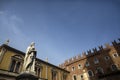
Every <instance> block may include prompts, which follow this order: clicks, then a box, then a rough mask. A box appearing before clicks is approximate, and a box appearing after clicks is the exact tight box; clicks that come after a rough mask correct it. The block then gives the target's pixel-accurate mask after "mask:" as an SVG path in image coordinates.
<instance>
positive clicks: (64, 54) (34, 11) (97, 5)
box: [0, 0, 120, 65]
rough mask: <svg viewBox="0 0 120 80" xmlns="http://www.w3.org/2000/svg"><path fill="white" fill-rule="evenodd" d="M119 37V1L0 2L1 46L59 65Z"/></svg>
mask: <svg viewBox="0 0 120 80" xmlns="http://www.w3.org/2000/svg"><path fill="white" fill-rule="evenodd" d="M118 38H120V0H51V1H50V0H11V1H10V0H1V1H0V44H3V43H4V41H5V40H7V39H10V43H9V45H10V46H12V47H14V48H16V49H19V50H21V51H23V52H25V51H26V48H27V47H28V45H29V44H30V43H31V42H32V41H34V42H35V43H36V46H35V47H36V50H37V57H38V58H40V59H42V60H45V59H46V57H48V60H49V62H50V63H52V64H55V65H58V64H61V63H63V62H64V60H66V59H69V58H71V57H73V56H76V55H78V54H81V53H82V52H84V51H87V50H89V49H92V48H95V47H98V46H99V45H104V44H105V43H111V41H113V40H114V39H118Z"/></svg>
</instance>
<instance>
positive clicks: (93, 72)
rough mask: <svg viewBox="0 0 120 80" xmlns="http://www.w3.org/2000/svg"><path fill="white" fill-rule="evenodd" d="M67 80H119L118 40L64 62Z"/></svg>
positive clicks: (119, 44) (62, 65)
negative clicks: (67, 72) (67, 74)
mask: <svg viewBox="0 0 120 80" xmlns="http://www.w3.org/2000/svg"><path fill="white" fill-rule="evenodd" d="M59 66H60V67H61V68H63V69H66V70H68V71H70V74H69V76H68V79H67V80H120V39H118V41H113V42H112V44H105V46H99V47H98V48H94V49H93V50H89V51H87V53H85V52H84V53H82V55H78V56H75V57H73V58H70V59H68V60H66V61H65V62H64V63H63V64H61V65H59Z"/></svg>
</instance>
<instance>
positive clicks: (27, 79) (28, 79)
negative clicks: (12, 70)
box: [16, 72, 38, 80]
mask: <svg viewBox="0 0 120 80" xmlns="http://www.w3.org/2000/svg"><path fill="white" fill-rule="evenodd" d="M16 80H38V77H37V76H35V75H34V74H31V73H26V72H24V73H21V74H20V75H18V76H17V77H16Z"/></svg>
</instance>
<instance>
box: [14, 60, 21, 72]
mask: <svg viewBox="0 0 120 80" xmlns="http://www.w3.org/2000/svg"><path fill="white" fill-rule="evenodd" d="M19 68H20V62H18V63H17V64H16V69H15V72H17V73H18V72H19Z"/></svg>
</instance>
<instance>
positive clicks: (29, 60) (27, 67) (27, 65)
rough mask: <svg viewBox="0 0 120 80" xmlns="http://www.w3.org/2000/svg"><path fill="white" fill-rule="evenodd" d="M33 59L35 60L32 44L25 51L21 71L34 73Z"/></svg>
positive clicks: (33, 45)
mask: <svg viewBox="0 0 120 80" xmlns="http://www.w3.org/2000/svg"><path fill="white" fill-rule="evenodd" d="M35 58H36V51H35V43H34V42H32V43H31V44H30V46H28V48H27V50H26V55H25V58H24V64H23V71H29V72H35Z"/></svg>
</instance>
